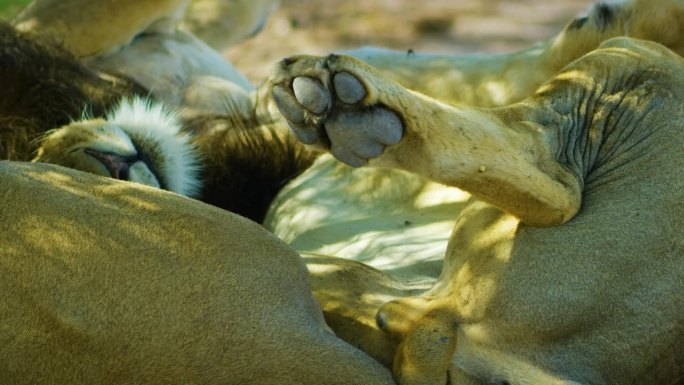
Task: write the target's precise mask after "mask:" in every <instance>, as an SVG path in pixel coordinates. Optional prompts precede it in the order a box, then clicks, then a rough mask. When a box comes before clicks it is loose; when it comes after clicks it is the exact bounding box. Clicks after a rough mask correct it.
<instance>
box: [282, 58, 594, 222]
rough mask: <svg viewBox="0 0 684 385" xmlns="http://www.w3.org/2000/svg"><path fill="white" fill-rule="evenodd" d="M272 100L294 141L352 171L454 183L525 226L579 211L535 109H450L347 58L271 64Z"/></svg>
mask: <svg viewBox="0 0 684 385" xmlns="http://www.w3.org/2000/svg"><path fill="white" fill-rule="evenodd" d="M271 84H272V96H273V99H274V101H275V103H276V105H277V107H278V108H279V110H280V112H281V114H282V115H283V117H284V118H285V119H286V120H287V121H288V123H289V125H290V127H291V128H292V131H293V132H294V134H295V136H296V137H297V138H298V139H299V140H301V141H302V142H304V143H306V144H311V145H316V146H318V147H322V148H324V149H328V150H330V152H331V153H332V154H333V155H334V156H335V157H336V158H337V159H339V160H341V161H342V162H344V163H347V164H348V165H350V166H354V167H359V166H362V165H366V164H369V165H375V166H389V167H396V168H401V169H404V170H407V171H411V172H415V173H417V174H420V175H422V176H425V177H427V178H429V179H432V180H435V181H437V182H441V183H444V184H448V185H452V186H456V187H459V188H462V189H464V190H466V191H469V192H471V193H472V194H473V195H475V196H478V197H479V198H482V199H483V200H485V201H487V202H488V203H490V204H493V205H495V206H497V207H499V208H501V209H503V210H504V211H507V212H509V213H511V214H513V215H516V216H517V217H518V218H520V219H521V220H522V221H523V222H525V223H527V224H530V225H538V226H551V225H558V224H561V223H564V222H566V221H567V220H569V219H570V218H572V217H573V216H574V215H575V213H576V212H577V210H578V209H579V206H580V200H581V194H580V191H581V186H580V182H579V180H578V179H577V177H576V176H575V174H573V173H572V172H570V171H569V170H567V169H565V168H564V167H563V166H561V165H560V164H559V163H558V162H557V160H556V159H555V158H554V156H555V155H554V153H555V151H556V150H555V148H554V146H555V145H556V143H557V141H558V138H556V137H554V135H555V134H554V132H552V131H550V130H547V129H545V128H544V127H542V126H541V125H539V124H535V123H532V122H531V121H534V118H533V117H532V116H531V115H533V114H534V113H536V110H537V109H538V106H536V105H531V106H526V105H523V104H521V105H518V106H514V107H511V108H507V109H499V110H487V109H477V108H467V107H455V106H449V105H446V104H443V103H440V102H439V101H437V100H434V99H431V98H429V97H427V96H424V95H421V94H418V93H415V92H412V91H410V90H407V89H405V88H403V87H401V86H400V85H398V84H397V83H395V82H393V81H391V80H389V79H387V78H385V77H384V76H383V75H382V74H380V73H379V72H378V71H376V70H375V69H373V68H372V67H370V66H368V65H366V64H364V63H362V62H360V61H358V60H356V59H354V58H352V57H348V56H338V55H330V56H328V57H311V56H299V57H293V58H288V59H285V60H283V61H281V62H280V64H279V65H278V66H277V67H276V69H275V71H274V73H273V76H272V79H271Z"/></svg>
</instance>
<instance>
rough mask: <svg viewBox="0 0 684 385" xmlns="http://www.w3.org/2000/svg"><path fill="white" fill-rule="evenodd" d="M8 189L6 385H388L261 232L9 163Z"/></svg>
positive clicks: (5, 165) (0, 287) (0, 255)
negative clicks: (329, 321) (338, 332)
mask: <svg viewBox="0 0 684 385" xmlns="http://www.w3.org/2000/svg"><path fill="white" fill-rule="evenodd" d="M0 180H1V181H2V183H0V196H1V197H2V210H0V228H2V229H3V230H2V231H1V232H0V244H1V245H2V249H1V250H2V251H1V252H0V291H1V292H2V293H3V295H2V296H1V298H0V342H1V343H0V373H2V379H1V380H0V382H2V383H5V384H13V385H41V384H45V385H47V384H50V385H55V384H64V385H66V384H69V385H79V384H83V385H85V384H88V385H90V384H145V385H151V384H189V383H193V384H206V385H210V384H216V385H219V384H273V383H274V382H276V383H281V384H295V383H301V384H369V385H370V384H391V383H392V380H391V376H390V374H389V372H388V371H387V370H386V369H385V368H383V367H382V366H380V365H379V364H377V363H375V362H374V361H373V360H371V359H370V358H368V357H367V356H366V355H364V354H363V353H361V352H360V351H358V350H356V349H354V348H353V347H351V346H349V345H347V344H346V343H344V342H342V341H341V340H339V339H337V338H336V337H335V336H334V335H333V334H332V333H331V332H330V331H329V329H328V328H327V326H326V325H325V323H324V322H323V317H322V314H321V311H320V308H319V307H318V305H317V303H316V301H315V300H314V298H313V296H312V295H311V289H310V285H309V280H308V277H307V274H306V269H305V268H304V264H303V263H302V261H301V259H300V258H299V256H298V255H297V254H296V253H295V252H294V251H292V250H291V249H290V248H289V247H287V246H286V245H285V244H284V243H282V242H281V241H279V240H278V239H277V238H275V237H274V236H272V235H270V234H269V233H267V232H266V231H264V230H263V229H262V228H261V227H260V226H258V225H257V224H255V223H253V222H251V221H248V220H245V219H243V218H241V217H239V216H237V215H233V214H230V213H227V212H225V211H223V210H220V209H217V208H215V207H211V206H209V205H205V204H203V203H201V202H198V201H195V200H191V199H188V198H184V197H180V196H178V195H175V194H171V193H168V192H164V191H161V190H158V189H153V188H148V187H145V186H140V185H136V184H132V183H126V182H121V181H116V180H112V179H107V178H101V177H97V176H94V175H91V174H87V173H82V172H79V171H74V170H69V169H65V168H62V167H59V166H54V165H46V164H28V163H14V162H0ZM200 229H201V230H200ZM198 230H199V231H198ZM274 266H277V268H274Z"/></svg>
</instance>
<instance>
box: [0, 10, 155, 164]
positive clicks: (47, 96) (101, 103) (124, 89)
mask: <svg viewBox="0 0 684 385" xmlns="http://www.w3.org/2000/svg"><path fill="white" fill-rule="evenodd" d="M0 84H1V85H2V86H1V88H0V159H9V160H21V161H25V160H29V159H30V158H31V157H32V154H33V152H34V151H35V150H36V147H37V146H36V143H35V140H36V139H37V138H39V137H40V136H41V135H42V134H44V133H45V132H46V131H47V130H50V129H53V128H58V127H60V126H63V125H65V124H68V123H69V122H70V121H71V120H72V119H78V118H80V117H81V115H82V114H83V112H84V109H85V108H86V107H88V110H89V112H90V113H91V114H92V115H93V116H101V115H103V114H104V112H105V111H106V110H107V109H109V108H110V107H111V106H113V105H114V104H115V103H116V102H117V100H118V99H119V98H120V97H121V96H123V95H132V94H141V95H146V94H147V91H146V90H144V89H143V88H142V87H140V86H139V85H137V83H135V82H134V81H132V80H130V79H126V78H123V77H119V76H110V75H105V74H100V73H97V72H94V71H92V70H90V69H88V68H86V67H85V66H83V65H82V64H80V63H79V62H78V61H77V60H76V59H75V58H74V57H73V56H72V55H71V54H70V53H69V52H67V51H66V50H64V49H62V48H61V47H60V46H59V44H55V43H54V42H46V41H40V40H39V39H37V38H34V37H32V36H30V35H26V34H23V33H20V32H17V31H16V30H15V29H14V28H13V27H11V26H9V25H8V24H7V23H5V22H2V21H0Z"/></svg>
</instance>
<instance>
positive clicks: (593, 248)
mask: <svg viewBox="0 0 684 385" xmlns="http://www.w3.org/2000/svg"><path fill="white" fill-rule="evenodd" d="M339 74H344V75H343V76H342V77H341V78H338V76H339ZM301 77H306V79H307V81H306V82H302V81H299V82H298V81H296V79H300V78H301ZM344 79H347V80H344ZM348 79H355V80H352V82H353V83H352V84H351V85H347V86H345V87H339V86H336V87H334V88H333V87H331V86H330V85H331V84H333V83H336V82H338V81H349V80H348ZM356 83H358V84H361V85H362V87H364V92H363V94H362V96H363V97H362V98H359V99H358V100H353V101H352V102H350V101H348V100H347V99H348V97H347V95H340V92H341V91H340V90H345V89H351V88H354V87H356V86H355V85H354V84H356ZM272 84H273V86H272V92H273V95H274V98H275V100H276V102H277V104H278V107H279V109H280V111H281V112H282V114H283V116H284V117H286V118H287V119H288V122H289V123H290V125H291V126H292V127H295V129H296V130H300V131H302V130H307V131H308V133H307V134H305V136H306V137H314V138H316V137H318V138H320V140H321V141H322V142H323V144H325V143H329V144H330V148H331V151H332V152H333V154H337V155H336V156H338V157H339V158H340V159H341V160H344V161H346V162H349V158H348V157H347V154H354V156H357V157H359V159H361V160H363V161H366V162H369V163H370V164H371V165H378V166H385V167H387V166H389V167H396V168H400V169H403V170H407V171H411V172H414V173H417V174H419V175H422V176H423V177H427V178H431V179H433V180H436V181H438V182H442V183H446V184H450V185H453V186H456V187H460V188H463V189H465V190H467V191H469V192H471V193H472V194H473V195H474V196H476V197H478V198H480V199H473V200H472V201H471V202H470V203H469V204H468V205H467V206H466V207H465V208H464V209H463V211H462V212H461V213H460V215H459V217H458V220H457V222H456V226H455V228H454V232H453V234H452V237H451V240H450V242H449V247H448V250H447V253H446V259H445V264H444V267H443V270H442V274H441V275H440V277H439V279H438V280H437V281H436V282H435V283H434V285H433V286H432V287H431V288H430V289H429V290H427V291H426V292H425V293H423V294H420V295H416V296H411V295H410V294H409V291H408V290H407V288H406V287H402V286H399V285H396V286H394V287H392V286H393V283H392V282H391V280H390V279H387V278H383V280H382V283H381V284H380V285H377V282H373V281H371V280H374V279H377V276H376V274H375V273H373V272H372V271H370V270H364V269H356V270H355V274H354V275H355V276H354V278H355V279H354V280H353V281H352V280H351V279H350V277H344V276H339V275H338V276H337V279H338V280H335V277H334V276H333V277H327V279H321V280H320V281H319V282H318V284H320V283H328V282H333V283H337V285H336V286H333V285H330V286H328V287H321V286H318V287H315V290H317V291H319V292H322V293H326V291H327V289H331V290H332V289H333V288H334V290H336V292H338V293H339V292H340V291H341V290H343V289H342V287H344V286H345V284H344V283H343V282H353V285H354V286H349V287H348V288H347V289H348V292H349V293H350V296H353V297H354V298H357V297H361V298H365V299H364V300H363V301H362V303H360V304H357V303H349V304H348V305H347V306H344V305H342V304H340V303H339V302H338V303H335V304H334V306H336V309H335V310H334V311H335V312H337V314H339V315H340V317H350V318H352V319H354V311H355V310H357V311H358V313H357V314H358V316H359V317H362V316H364V315H365V314H367V312H368V311H369V309H368V307H367V306H366V305H367V303H370V302H371V301H376V302H377V299H378V298H383V297H384V298H385V299H388V297H390V296H394V295H400V296H405V297H404V298H400V299H397V300H395V301H390V302H387V303H385V304H384V305H382V306H381V307H380V308H379V310H378V312H377V321H378V325H379V327H380V328H381V329H382V330H383V331H385V332H386V333H387V338H389V339H391V340H393V341H395V342H396V343H397V344H398V345H397V348H396V351H395V354H394V357H393V368H394V374H395V378H396V380H397V381H398V382H399V383H400V384H402V385H418V384H420V385H428V384H434V385H439V384H445V383H447V382H449V383H452V384H490V383H506V384H512V385H533V384H558V385H562V384H565V385H577V384H622V385H631V384H633V385H637V384H644V383H648V384H656V383H658V384H673V383H676V382H678V381H680V380H681V379H682V378H683V376H684V360H683V359H682V357H684V345H682V344H681V343H679V341H681V337H682V336H683V335H684V297H682V296H681V293H682V292H683V291H684V263H683V262H684V259H683V258H684V243H683V242H684V241H683V239H682V236H681V230H680V229H682V228H683V227H684V210H683V209H684V206H682V204H681V202H682V201H684V157H683V156H682V152H681V150H682V148H684V136H682V130H684V110H683V109H682V108H681V103H682V100H684V91H683V90H684V59H682V58H681V57H680V56H678V55H676V54H675V53H673V52H672V51H670V50H668V49H667V48H666V47H664V46H662V45H659V44H657V43H653V42H646V41H640V40H635V39H629V38H617V39H612V40H608V41H607V42H605V43H603V44H602V45H601V47H599V49H597V50H596V51H594V52H591V53H589V54H588V55H586V56H584V57H583V58H581V59H580V60H577V61H575V62H573V63H571V64H570V65H568V66H567V67H566V68H565V69H563V70H562V71H561V72H560V73H559V74H558V75H557V76H555V77H553V78H551V79H550V80H549V81H548V82H547V83H546V84H545V85H543V86H542V87H541V88H540V89H539V90H538V92H537V93H536V94H535V95H533V96H531V97H529V98H527V99H525V100H523V101H522V102H520V103H517V104H512V105H510V106H506V107H503V108H495V109H482V108H473V107H456V106H450V105H446V104H444V103H441V102H439V101H437V100H435V99H432V98H429V97H426V96H424V95H421V94H418V93H415V92H412V91H410V90H407V89H405V88H403V87H401V86H400V85H398V84H397V83H394V82H392V81H391V80H388V79H387V78H385V77H384V76H383V75H382V74H381V73H380V72H378V71H377V70H375V69H373V68H372V67H370V66H368V65H366V64H364V63H362V62H360V61H358V60H355V59H353V58H351V57H348V56H336V55H331V56H329V57H323V58H318V57H293V58H288V59H286V60H284V61H283V62H281V63H280V64H279V66H278V67H277V68H276V70H275V71H274V75H273V80H272ZM302 84H303V85H305V86H301V87H300V88H299V89H297V88H296V87H298V85H302ZM313 94H315V95H321V98H322V99H323V100H328V99H327V98H329V100H330V103H329V104H328V105H326V106H325V108H324V109H322V110H320V111H318V113H314V112H313V111H314V109H313V108H312V107H311V106H313V104H312V102H311V99H307V98H306V97H302V95H313ZM392 114H394V115H395V116H396V119H386V118H385V117H386V116H390V115H392ZM364 123H365V124H364ZM397 125H399V127H398V128H399V129H400V132H401V133H402V138H401V140H400V141H399V143H398V144H395V145H392V144H391V142H388V141H387V140H388V139H387V137H385V136H383V135H390V137H393V135H394V133H395V132H396V130H397V127H396V126H397ZM350 138H351V139H350ZM391 140H392V141H393V140H394V139H391ZM366 143H380V144H381V145H382V146H383V147H384V151H383V152H382V153H381V154H380V155H370V156H367V155H363V154H364V153H365V152H364V151H365V145H366ZM580 203H581V206H580ZM538 226H543V227H538ZM318 263H320V262H318ZM331 265H332V266H335V264H332V263H331ZM337 265H338V266H342V264H337ZM334 271H335V270H333V269H331V268H328V269H327V270H322V271H321V272H322V273H323V274H321V275H322V276H324V274H331V272H334ZM338 271H343V272H345V273H346V274H349V270H347V269H345V270H341V269H340V270H338ZM366 280H368V281H369V283H367V284H363V282H366ZM314 282H315V283H316V281H314ZM359 283H362V285H363V287H364V288H366V289H369V290H370V291H369V292H364V291H363V289H362V287H360V286H359ZM350 285H352V284H350ZM392 288H394V292H391V291H390V289H392ZM390 293H391V294H390ZM388 294H389V295H388ZM340 297H342V296H341V295H339V294H338V295H337V296H329V297H325V296H323V297H322V296H321V295H319V298H326V299H332V300H338V299H339V298H340ZM331 305H333V304H324V305H323V306H324V307H331ZM370 308H371V309H372V306H370ZM338 319H339V318H338ZM362 328H363V325H359V326H357V330H358V329H362ZM344 329H346V331H348V329H347V327H345V328H344ZM358 331H359V333H358V335H357V337H358V336H360V335H361V336H362V335H368V336H369V338H371V337H372V336H373V335H372V334H370V333H368V332H367V331H362V330H358ZM382 342H383V341H382V340H376V339H372V340H368V341H364V342H362V343H361V346H370V347H371V349H370V350H371V351H377V350H374V349H377V348H378V347H379V346H383V347H385V348H386V347H387V346H388V344H387V343H385V344H384V345H381V344H382Z"/></svg>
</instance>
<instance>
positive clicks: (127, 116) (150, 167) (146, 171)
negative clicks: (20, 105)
mask: <svg viewBox="0 0 684 385" xmlns="http://www.w3.org/2000/svg"><path fill="white" fill-rule="evenodd" d="M33 161H35V162H47V163H54V164H59V165H62V166H65V167H70V168H74V169H77V170H81V171H85V172H90V173H93V174H97V175H101V176H106V177H111V178H115V179H121V180H127V181H131V182H136V183H140V184H144V185H148V186H153V187H157V188H163V189H165V190H169V191H173V192H176V193H178V194H181V195H187V196H194V195H196V194H197V193H198V190H199V180H198V176H197V174H198V171H199V170H198V157H197V154H196V153H195V150H194V148H193V146H192V145H191V144H190V143H189V136H188V135H186V134H184V133H181V132H180V122H179V121H178V119H177V117H176V116H175V115H174V114H173V113H171V112H169V111H167V110H166V109H165V108H164V107H162V106H161V105H159V104H154V103H151V102H149V101H146V100H143V99H139V98H136V99H133V100H123V101H122V102H121V103H120V104H119V105H118V106H117V107H116V108H115V109H114V110H113V111H112V112H111V113H109V114H108V115H107V116H106V117H105V118H104V119H86V120H82V121H77V122H74V123H71V124H69V125H67V126H64V127H61V128H59V129H56V130H54V131H51V132H50V133H49V134H48V135H46V136H45V137H44V138H43V139H42V141H41V146H40V148H39V149H38V152H37V155H36V157H35V158H34V159H33Z"/></svg>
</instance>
